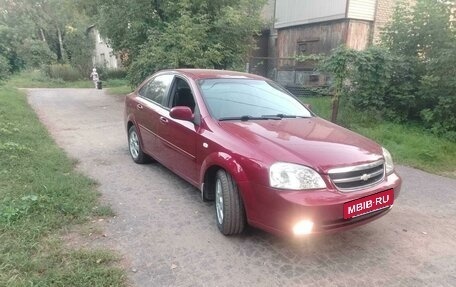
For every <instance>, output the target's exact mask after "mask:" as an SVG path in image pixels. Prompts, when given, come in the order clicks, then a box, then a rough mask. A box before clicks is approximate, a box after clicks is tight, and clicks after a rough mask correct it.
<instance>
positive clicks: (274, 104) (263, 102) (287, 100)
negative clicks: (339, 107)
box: [199, 79, 312, 120]
mask: <svg viewBox="0 0 456 287" xmlns="http://www.w3.org/2000/svg"><path fill="white" fill-rule="evenodd" d="M199 86H200V88H201V91H202V94H203V98H204V100H205V103H206V105H207V106H208V109H209V112H210V113H211V115H212V116H213V117H214V118H216V119H217V120H250V119H255V120H257V119H283V118H295V117H311V116H312V114H311V113H310V112H309V111H308V110H307V109H306V108H305V107H304V106H303V105H302V104H301V103H300V102H299V101H298V100H297V99H295V98H294V97H293V96H291V95H289V94H288V93H287V92H286V91H284V90H283V89H282V88H281V87H280V86H278V85H276V84H275V83H273V82H269V81H264V80H253V79H205V80H201V81H199Z"/></svg>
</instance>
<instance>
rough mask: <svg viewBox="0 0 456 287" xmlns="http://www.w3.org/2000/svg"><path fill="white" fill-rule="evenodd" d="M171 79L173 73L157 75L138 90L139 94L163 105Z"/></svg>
mask: <svg viewBox="0 0 456 287" xmlns="http://www.w3.org/2000/svg"><path fill="white" fill-rule="evenodd" d="M172 80H173V75H161V76H157V77H155V78H153V79H151V80H150V81H149V82H148V83H146V84H145V85H144V86H143V87H142V88H141V90H139V95H140V96H141V97H144V98H147V99H149V100H151V101H153V102H156V103H158V104H160V105H164V103H165V101H166V97H167V93H168V90H169V86H170V85H171V82H172Z"/></svg>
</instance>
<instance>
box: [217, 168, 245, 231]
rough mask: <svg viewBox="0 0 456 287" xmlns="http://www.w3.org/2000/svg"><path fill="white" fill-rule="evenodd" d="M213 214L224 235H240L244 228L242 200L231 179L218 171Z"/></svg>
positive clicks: (222, 171)
mask: <svg viewBox="0 0 456 287" xmlns="http://www.w3.org/2000/svg"><path fill="white" fill-rule="evenodd" d="M215 212H216V219H217V227H218V229H219V230H220V232H222V233H223V234H224V235H234V234H239V233H241V232H242V231H243V230H244V228H245V211H244V205H243V203H242V198H241V196H240V194H239V190H238V188H237V185H236V183H235V182H234V180H233V178H232V177H231V176H230V175H229V174H228V173H226V172H225V171H224V170H219V171H218V172H217V174H216V178H215Z"/></svg>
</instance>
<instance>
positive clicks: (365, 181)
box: [328, 160, 385, 191]
mask: <svg viewBox="0 0 456 287" xmlns="http://www.w3.org/2000/svg"><path fill="white" fill-rule="evenodd" d="M328 174H329V177H330V178H331V181H332V182H333V183H334V185H335V186H336V187H337V188H338V189H339V190H341V191H352V190H357V189H361V188H365V187H368V186H372V185H375V184H377V183H379V182H380V181H382V179H383V178H384V177H385V166H384V161H383V160H379V161H376V162H372V163H368V164H363V165H357V166H349V167H342V168H334V169H331V170H329V172H328Z"/></svg>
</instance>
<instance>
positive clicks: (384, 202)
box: [344, 189, 394, 219]
mask: <svg viewBox="0 0 456 287" xmlns="http://www.w3.org/2000/svg"><path fill="white" fill-rule="evenodd" d="M393 203H394V190H392V189H388V190H385V191H382V192H379V193H376V194H372V195H368V196H365V197H362V198H358V199H355V200H352V201H350V202H346V203H344V219H350V218H353V217H357V216H360V215H364V214H367V213H371V212H374V211H376V210H379V209H383V208H385V207H388V206H391V205H393Z"/></svg>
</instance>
